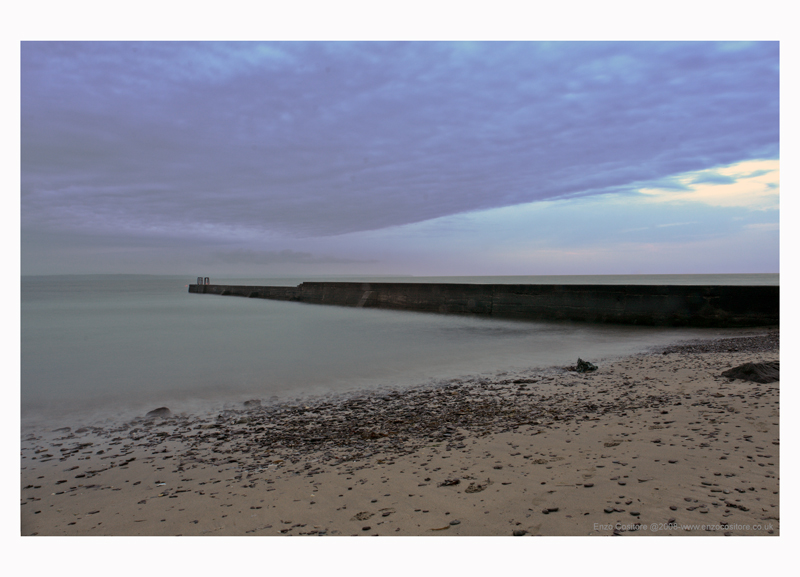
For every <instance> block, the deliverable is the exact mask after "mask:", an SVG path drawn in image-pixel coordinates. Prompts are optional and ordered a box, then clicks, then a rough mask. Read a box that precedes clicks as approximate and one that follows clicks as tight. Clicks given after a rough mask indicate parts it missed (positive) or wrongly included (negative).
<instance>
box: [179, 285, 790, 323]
mask: <svg viewBox="0 0 800 577" xmlns="http://www.w3.org/2000/svg"><path fill="white" fill-rule="evenodd" d="M189 292H190V293H202V294H215V295H223V296H242V297H249V298H264V299H273V300H284V301H297V302H303V303H312V304H328V305H339V306H350V307H368V308H384V309H397V310H408V311H419V312H434V313H450V314H470V315H486V316H492V317H498V318H509V319H528V320H568V321H581V322H599V323H621V324H636V325H657V326H696V327H746V326H772V325H778V324H779V321H780V315H779V300H780V298H779V287H777V286H684V285H680V286H676V285H673V286H656V285H508V284H441V283H359V282H304V283H302V284H300V285H298V286H297V287H278V286H237V285H214V284H207V285H202V284H200V285H197V284H195V285H189Z"/></svg>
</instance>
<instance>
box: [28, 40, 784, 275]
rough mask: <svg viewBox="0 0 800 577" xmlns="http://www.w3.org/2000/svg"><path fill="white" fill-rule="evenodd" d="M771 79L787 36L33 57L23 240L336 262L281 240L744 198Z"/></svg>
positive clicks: (770, 119) (764, 136)
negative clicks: (702, 196)
mask: <svg viewBox="0 0 800 577" xmlns="http://www.w3.org/2000/svg"><path fill="white" fill-rule="evenodd" d="M778 80H779V68H778V44H777V43H776V42H757V43H716V42H562V43H558V42H556V43H539V42H522V43H506V42H492V43H463V42H457V43H440V42H424V43H415V42H412V43H394V42H392V43H345V42H341V43H339V42H337V43H294V42H290V43H184V42H169V43H126V42H109V43H105V42H94V43H80V42H69V43H51V42H25V43H23V45H22V86H21V88H22V140H21V142H22V179H21V180H22V229H23V239H25V238H28V239H32V241H31V242H33V243H34V244H36V243H38V244H36V245H37V246H43V244H44V243H45V240H44V239H45V236H46V235H53V234H61V233H63V234H80V235H83V237H86V236H87V235H88V236H96V237H103V236H104V235H107V236H109V237H113V238H115V239H116V238H130V239H136V240H131V242H147V240H148V239H163V241H164V242H165V243H176V242H178V243H179V242H180V240H181V239H184V240H185V241H187V242H188V241H189V240H192V241H194V240H196V239H204V240H206V241H209V240H213V241H214V242H217V243H218V244H220V245H231V246H230V247H229V250H230V251H233V252H231V253H230V254H233V255H238V257H237V258H240V260H241V258H245V259H246V258H250V259H254V258H261V259H262V260H263V259H266V260H269V261H281V260H282V259H283V260H287V259H288V260H289V261H293V262H303V261H304V262H307V263H313V262H335V261H337V259H339V260H344V261H347V260H349V259H350V258H351V257H350V256H349V255H329V256H314V255H311V254H309V255H308V256H299V255H300V253H301V252H303V251H300V252H298V253H296V254H295V253H281V251H285V250H290V247H288V246H287V245H286V244H285V243H284V244H281V243H280V242H279V241H278V240H276V242H275V243H274V244H271V243H270V239H287V238H291V239H298V240H299V239H313V238H317V237H331V236H337V235H347V234H353V233H360V232H364V231H380V230H382V229H386V228H391V227H398V226H400V227H402V226H408V225H412V224H414V223H422V222H426V221H432V220H435V219H442V218H445V217H448V216H451V215H458V214H464V213H471V212H475V211H486V210H491V209H496V208H501V207H510V206H515V205H520V204H524V203H530V202H534V201H543V200H556V199H562V200H564V199H575V198H581V197H592V196H597V195H604V194H609V193H614V194H635V193H636V191H638V190H640V189H648V190H664V189H665V188H666V189H669V188H670V187H672V188H673V189H675V190H684V191H687V194H688V191H691V190H696V187H697V186H701V185H702V186H705V187H706V188H708V187H713V186H716V185H724V184H728V185H731V184H732V183H735V182H736V181H737V179H738V176H737V175H730V174H726V173H724V172H723V171H721V170H720V171H717V172H713V171H708V169H720V168H722V167H724V166H728V165H731V164H734V163H738V162H741V161H747V160H753V159H767V160H768V159H777V158H778V143H779V134H778ZM689 173H696V174H695V176H694V180H686V179H685V178H684V179H683V180H679V179H677V177H676V175H685V174H689ZM698 179H699V180H698ZM83 237H82V238H83ZM254 239H258V241H259V243H261V245H260V246H261V248H260V250H259V251H258V254H261V256H260V257H256V256H254V254H255V253H248V252H246V251H247V250H251V249H249V248H243V246H244V245H243V244H242V243H245V244H246V243H247V242H248V241H251V242H252V241H253V240H254ZM24 249H25V247H24V246H23V255H24V254H25V251H24ZM226 250H228V249H226ZM242 250H244V251H245V252H236V251H242ZM222 252H223V253H224V252H225V251H222ZM320 254H321V253H320ZM325 254H328V253H325ZM248 255H249V256H248ZM281 255H283V256H281ZM290 257H291V258H290ZM358 258H360V257H357V258H356V260H358ZM367 260H370V259H369V258H368V259H367ZM25 264H26V263H25V262H24V261H23V267H24V266H25Z"/></svg>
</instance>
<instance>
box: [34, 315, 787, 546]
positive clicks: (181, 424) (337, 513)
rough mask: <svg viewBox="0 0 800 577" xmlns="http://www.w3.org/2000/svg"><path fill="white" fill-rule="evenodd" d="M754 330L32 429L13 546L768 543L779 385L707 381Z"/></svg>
mask: <svg viewBox="0 0 800 577" xmlns="http://www.w3.org/2000/svg"><path fill="white" fill-rule="evenodd" d="M756 332H758V331H757V330H756V329H749V330H748V331H747V333H745V334H750V335H752V334H753V333H756ZM761 334H762V335H763V336H760V337H759V336H743V337H734V338H725V339H718V340H713V341H698V342H695V343H682V344H678V345H673V346H668V347H664V348H662V349H661V350H660V351H658V352H656V351H654V352H649V353H643V354H638V355H634V356H631V357H626V358H623V359H617V360H614V361H612V362H607V363H602V364H601V365H600V366H599V369H598V370H597V371H595V372H591V373H584V374H579V373H576V372H573V371H567V370H563V368H562V369H558V368H557V367H556V368H551V369H549V370H541V369H537V370H531V371H529V374H525V375H520V374H516V373H515V374H514V375H506V376H504V375H503V374H502V373H500V374H498V375H494V376H492V377H491V378H489V377H475V378H473V379H468V380H464V381H461V382H459V383H454V382H450V383H445V384H440V385H428V386H423V387H416V388H410V389H407V390H403V391H391V392H388V393H382V392H374V391H373V392H369V393H367V394H365V395H363V396H353V397H348V398H342V399H337V400H335V401H327V400H322V401H319V402H315V403H310V404H299V405H290V404H282V405H271V406H255V405H256V404H255V403H253V405H251V406H250V407H247V408H242V409H240V410H224V411H221V412H219V413H218V414H216V415H210V416H196V415H188V416H187V415H171V416H169V417H166V418H160V417H158V418H154V419H149V420H148V419H142V420H139V421H138V422H137V421H134V422H128V423H120V424H118V425H117V426H114V427H105V428H102V429H101V428H99V427H82V428H79V429H76V430H74V431H73V430H69V431H66V430H61V431H59V432H51V433H50V434H49V435H44V434H33V435H28V436H25V437H24V438H23V440H22V447H21V448H22V451H21V487H22V489H21V506H20V509H21V534H22V535H31V534H38V535H373V534H378V535H514V534H519V535H537V534H539V535H589V534H595V535H603V534H606V535H611V534H615V533H616V534H624V535H644V534H658V535H671V534H676V535H678V534H680V535H683V534H691V535H699V534H717V535H722V534H732V535H740V534H753V535H767V534H769V535H779V534H780V530H779V522H780V515H779V510H780V509H779V465H780V462H779V443H780V439H779V425H778V423H779V412H778V399H779V386H780V383H779V382H775V383H770V384H766V385H763V384H757V383H752V382H748V381H741V380H734V381H730V380H729V379H726V378H724V377H721V376H720V373H721V372H722V371H724V370H726V369H728V368H731V367H733V366H737V365H738V364H742V363H745V362H762V361H772V360H778V359H779V343H778V339H779V332H778V330H777V329H764V330H763V331H761ZM745 431H746V432H745ZM48 437H51V438H48ZM670 521H672V522H671V523H670ZM651 526H652V529H651ZM694 526H697V527H694ZM702 526H711V527H712V530H710V531H707V530H705V528H699V527H702ZM756 526H758V527H760V528H759V529H755V528H754V527H756ZM767 526H769V528H767ZM643 527H645V528H644V529H643ZM770 531H771V532H770Z"/></svg>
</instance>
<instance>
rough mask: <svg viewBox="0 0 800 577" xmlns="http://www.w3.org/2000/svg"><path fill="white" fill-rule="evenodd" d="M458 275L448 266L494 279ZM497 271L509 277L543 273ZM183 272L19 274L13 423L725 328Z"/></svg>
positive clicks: (543, 359)
mask: <svg viewBox="0 0 800 577" xmlns="http://www.w3.org/2000/svg"><path fill="white" fill-rule="evenodd" d="M714 276H717V275H714ZM741 276H746V275H741ZM759 276H761V275H759ZM774 276H775V277H777V275H774ZM400 278H402V277H389V278H385V279H383V280H391V281H398V280H399V279H400ZM465 278H468V277H463V278H459V279H457V280H456V279H452V278H451V279H449V280H450V282H503V281H501V280H498V279H497V277H478V278H472V279H470V280H464V279H465ZM502 278H511V279H514V280H512V281H510V282H515V283H516V282H533V281H530V280H528V281H520V280H518V279H520V278H527V279H530V278H539V279H547V278H552V277H502ZM595 278H597V277H595ZM487 279H492V280H487ZM195 280H196V279H195V278H186V277H165V276H133V275H131V276H127V275H100V276H53V277H23V279H22V302H21V319H22V332H21V336H22V358H21V361H22V364H21V369H22V371H21V375H22V383H21V401H22V417H23V423H25V422H29V423H33V422H41V421H45V422H51V421H52V422H63V421H75V420H80V419H84V420H86V419H97V418H107V417H121V416H124V417H128V416H131V415H135V414H142V412H143V411H147V410H149V409H152V408H154V407H157V406H162V405H167V406H169V407H170V408H171V409H173V411H197V410H206V409H209V410H210V409H212V408H215V407H220V406H224V405H225V403H238V402H241V401H242V400H245V399H249V398H260V399H264V400H267V399H269V398H270V397H272V396H273V395H275V396H277V397H279V398H281V399H284V398H297V397H307V396H310V395H323V394H327V393H332V392H333V393H336V392H344V391H354V390H364V389H367V390H369V389H376V388H379V387H402V386H407V385H414V384H422V383H427V382H430V381H431V380H438V379H449V378H455V377H459V376H465V375H474V374H493V373H497V372H499V371H518V370H525V369H529V368H532V367H550V366H563V365H567V364H573V363H574V362H575V360H576V359H577V357H578V356H581V357H582V358H584V359H589V360H593V361H595V362H597V361H600V360H602V359H605V358H612V357H615V356H621V355H625V354H630V353H634V352H637V351H641V350H644V349H646V348H648V347H651V346H655V345H661V344H667V343H669V342H673V341H675V340H679V339H687V338H697V337H706V336H708V337H711V336H717V335H720V334H724V331H721V330H707V329H705V330H701V329H675V328H671V329H658V328H645V327H627V326H616V325H581V324H572V323H549V322H525V321H509V320H494V319H487V318H480V317H470V316H455V315H437V314H425V313H411V312H401V311H386V310H376V309H356V308H346V307H335V306H320V305H309V304H301V303H290V302H280V301H269V300H262V299H245V298H221V297H219V296H215V295H200V294H189V293H188V292H187V290H188V289H187V285H188V284H189V283H191V282H195ZM303 280H321V279H212V282H219V283H221V284H222V283H225V284H254V285H256V284H263V285H268V284H273V285H279V284H282V285H284V286H294V285H297V284H299V283H300V282H302V281H303ZM325 280H351V279H346V278H342V279H325ZM358 280H380V279H358ZM402 280H403V281H407V280H410V279H405V278H403V279H402ZM415 280H418V278H416V279H415ZM761 281H763V279H761ZM423 282H433V280H432V279H426V280H425V281H423ZM539 282H550V281H547V280H540V281H539ZM584 282H589V281H584ZM595 282H597V281H595ZM660 284H670V283H667V282H663V280H662V282H661V283H660ZM672 284H678V283H677V282H676V283H672ZM698 284H723V283H714V282H708V283H698ZM727 284H733V283H727ZM753 284H770V283H766V282H757V283H753Z"/></svg>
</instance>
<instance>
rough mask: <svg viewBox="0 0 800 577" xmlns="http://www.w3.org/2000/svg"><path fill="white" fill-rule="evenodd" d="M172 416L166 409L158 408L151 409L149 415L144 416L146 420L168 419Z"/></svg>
mask: <svg viewBox="0 0 800 577" xmlns="http://www.w3.org/2000/svg"><path fill="white" fill-rule="evenodd" d="M171 414H172V411H170V410H169V409H168V408H167V407H158V408H157V409H153V410H152V411H150V412H149V413H147V414H146V415H145V417H146V418H150V417H169V416H170V415H171Z"/></svg>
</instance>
